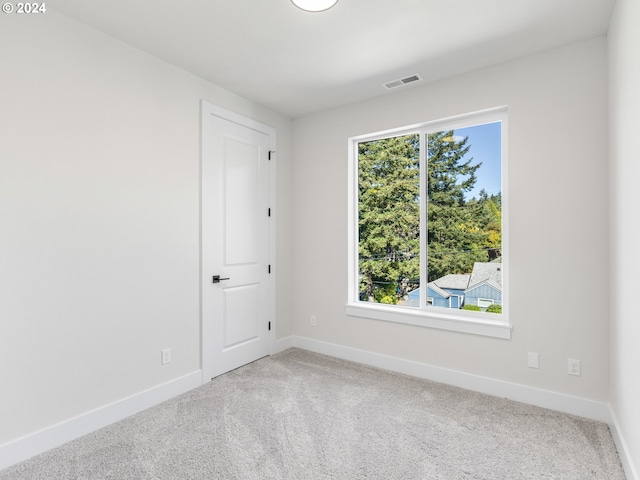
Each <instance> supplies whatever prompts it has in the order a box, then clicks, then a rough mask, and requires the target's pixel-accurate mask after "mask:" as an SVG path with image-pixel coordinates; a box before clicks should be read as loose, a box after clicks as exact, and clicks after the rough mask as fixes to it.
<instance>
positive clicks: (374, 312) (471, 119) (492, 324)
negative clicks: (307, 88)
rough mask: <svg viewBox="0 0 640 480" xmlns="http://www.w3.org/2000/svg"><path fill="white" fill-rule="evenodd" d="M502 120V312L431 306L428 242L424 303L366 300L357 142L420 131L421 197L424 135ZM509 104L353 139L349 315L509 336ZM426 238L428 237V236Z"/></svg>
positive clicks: (423, 266)
mask: <svg viewBox="0 0 640 480" xmlns="http://www.w3.org/2000/svg"><path fill="white" fill-rule="evenodd" d="M497 121H500V122H502V135H501V140H502V171H501V174H502V185H501V188H502V190H501V193H502V250H501V252H502V284H503V285H502V295H503V303H502V314H494V313H486V312H474V311H470V310H461V309H449V308H443V307H435V306H432V305H429V306H427V282H426V278H427V274H426V273H427V272H426V269H427V249H426V248H424V245H422V246H421V248H420V265H421V267H420V268H421V272H420V273H421V277H422V278H423V279H425V280H423V281H422V282H423V284H421V287H423V288H421V289H420V307H403V306H398V305H384V304H380V303H372V302H363V301H360V299H359V288H358V285H359V281H358V278H359V270H358V243H359V238H358V144H359V143H361V142H365V141H372V140H379V139H384V138H389V137H393V136H401V135H409V134H415V133H419V134H420V169H421V171H420V197H421V198H427V195H426V188H427V182H426V175H427V167H426V159H425V157H426V146H425V145H424V143H425V135H426V134H429V133H434V132H440V131H443V130H455V129H459V128H465V127H471V126H474V125H482V124H486V123H492V122H497ZM507 133H508V121H507V107H497V108H492V109H488V110H483V111H479V112H474V113H469V114H465V115H458V116H455V117H449V118H445V119H441V120H434V121H430V122H425V123H422V124H418V125H410V126H407V127H403V128H396V129H392V130H386V131H383V132H377V133H374V134H367V135H359V136H355V137H351V138H349V140H348V147H349V190H348V191H349V210H348V220H349V236H348V244H349V251H348V268H349V270H348V282H349V283H348V285H349V292H348V300H347V305H346V313H347V315H348V316H354V317H364V318H369V319H372V320H382V321H388V322H395V323H403V324H408V325H419V326H424V327H430V328H438V329H442V330H450V331H454V332H462V333H470V334H476V335H484V336H489V337H496V338H503V339H510V338H511V325H510V323H509V314H508V306H509V302H508V298H509V296H508V290H509V267H508V261H509V241H508V236H509V228H508V218H509V215H508V208H509V196H508V190H507V183H506V179H507V178H508V175H507V167H508V161H507V152H508V148H507V139H508V134H507ZM426 221H427V212H426V208H421V209H420V224H421V231H425V229H424V228H423V226H424V225H426ZM425 241H426V240H425Z"/></svg>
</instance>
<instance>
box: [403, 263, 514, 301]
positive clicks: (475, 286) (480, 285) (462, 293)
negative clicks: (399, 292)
mask: <svg viewBox="0 0 640 480" xmlns="http://www.w3.org/2000/svg"><path fill="white" fill-rule="evenodd" d="M427 287H428V290H427V302H428V303H429V304H430V305H433V306H434V307H445V308H462V307H463V306H464V305H478V306H479V307H482V308H486V307H488V306H489V305H491V304H493V303H497V304H500V305H502V263H500V262H495V261H494V262H488V263H487V262H476V263H474V264H473V270H472V271H471V273H470V274H449V275H445V276H444V277H441V278H438V279H437V280H434V281H432V282H429V283H428V284H427ZM404 305H407V306H416V307H417V306H419V305H420V289H419V288H417V289H415V290H413V291H412V292H410V293H409V295H408V299H407V302H406V303H404Z"/></svg>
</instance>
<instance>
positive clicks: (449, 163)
mask: <svg viewBox="0 0 640 480" xmlns="http://www.w3.org/2000/svg"><path fill="white" fill-rule="evenodd" d="M453 133H454V132H453V131H452V130H449V131H443V132H437V133H433V134H430V135H428V140H427V143H428V149H429V150H428V160H427V161H428V166H427V171H428V185H427V198H428V214H427V218H428V226H427V232H428V236H427V255H428V266H427V271H428V281H432V280H436V279H438V278H440V277H442V276H444V275H447V274H449V273H469V272H471V270H472V268H473V263H474V262H481V261H487V260H488V256H487V252H486V249H485V248H486V247H485V245H484V244H485V243H486V234H485V232H484V231H483V230H482V222H481V221H480V218H481V217H482V215H483V206H482V205H481V204H480V203H478V202H466V201H465V195H466V194H467V193H468V192H469V191H471V190H472V189H473V187H474V185H475V183H476V180H477V179H476V170H478V168H480V166H481V165H482V163H477V164H473V157H467V154H468V152H469V149H470V148H471V145H468V140H469V139H468V137H465V138H464V139H462V140H460V141H456V137H454V135H453Z"/></svg>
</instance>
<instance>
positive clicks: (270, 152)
mask: <svg viewBox="0 0 640 480" xmlns="http://www.w3.org/2000/svg"><path fill="white" fill-rule="evenodd" d="M272 153H276V151H275V150H269V160H271V154H272Z"/></svg>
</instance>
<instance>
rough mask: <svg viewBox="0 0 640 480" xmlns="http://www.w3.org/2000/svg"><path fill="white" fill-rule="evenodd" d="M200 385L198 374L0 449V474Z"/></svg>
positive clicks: (179, 379)
mask: <svg viewBox="0 0 640 480" xmlns="http://www.w3.org/2000/svg"><path fill="white" fill-rule="evenodd" d="M201 385H202V371H201V370H198V371H195V372H192V373H189V374H187V375H185V376H183V377H180V378H176V379H175V380H171V381H169V382H167V383H164V384H162V385H158V386H156V387H152V388H150V389H148V390H145V391H143V392H140V393H136V394H134V395H131V396H130V397H127V398H123V399H122V400H118V401H116V402H113V403H111V404H109V405H105V406H104V407H100V408H96V409H95V410H92V411H90V412H87V413H83V414H82V415H78V416H77V417H74V418H71V419H69V420H65V421H63V422H60V423H58V424H56V425H52V426H50V427H47V428H45V429H43V430H40V431H38V432H34V433H32V434H29V435H26V436H24V437H21V438H18V439H16V440H13V441H11V442H9V443H5V444H4V445H0V470H2V469H4V468H7V467H10V466H11V465H15V464H17V463H20V462H22V461H24V460H27V459H28V458H31V457H33V456H35V455H38V454H40V453H43V452H46V451H47V450H51V449H52V448H55V447H58V446H60V445H63V444H65V443H67V442H70V441H71V440H75V439H76V438H79V437H81V436H83V435H87V434H88V433H91V432H94V431H96V430H98V429H100V428H103V427H106V426H107V425H111V424H112V423H115V422H117V421H119V420H122V419H124V418H126V417H129V416H131V415H133V414H135V413H138V412H141V411H142V410H146V409H147V408H150V407H153V406H154V405H157V404H159V403H162V402H164V401H166V400H169V399H171V398H173V397H176V396H178V395H180V394H182V393H185V392H188V391H189V390H192V389H194V388H196V387H199V386H201Z"/></svg>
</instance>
